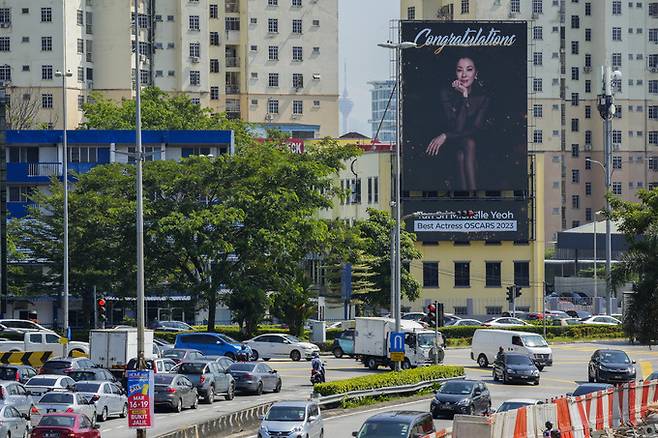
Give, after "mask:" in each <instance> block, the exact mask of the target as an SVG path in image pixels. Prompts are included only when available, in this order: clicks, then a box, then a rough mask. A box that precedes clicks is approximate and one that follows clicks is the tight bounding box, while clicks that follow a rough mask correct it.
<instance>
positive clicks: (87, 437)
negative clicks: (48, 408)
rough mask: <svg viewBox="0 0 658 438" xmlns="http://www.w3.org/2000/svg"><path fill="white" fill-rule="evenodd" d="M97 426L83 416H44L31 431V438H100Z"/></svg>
mask: <svg viewBox="0 0 658 438" xmlns="http://www.w3.org/2000/svg"><path fill="white" fill-rule="evenodd" d="M98 429H100V426H99V425H93V424H91V420H90V419H89V417H87V416H86V415H84V414H76V413H58V414H44V415H43V416H42V417H41V421H39V424H38V425H37V427H35V428H34V429H32V434H31V438H46V437H60V438H64V437H66V438H101V432H100V430H98Z"/></svg>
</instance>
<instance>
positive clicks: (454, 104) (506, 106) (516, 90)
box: [401, 21, 528, 240]
mask: <svg viewBox="0 0 658 438" xmlns="http://www.w3.org/2000/svg"><path fill="white" fill-rule="evenodd" d="M401 41H413V42H415V43H416V48H409V49H405V50H402V87H401V93H402V99H401V103H402V148H401V153H402V191H403V196H404V199H403V204H402V205H403V209H404V212H405V214H411V213H414V212H418V211H419V210H417V208H420V207H422V211H424V212H425V213H430V212H437V213H439V214H438V216H441V217H444V218H445V217H448V216H449V215H450V214H449V212H452V213H453V214H452V217H453V219H454V220H457V221H464V220H468V221H475V222H474V223H473V227H472V228H468V229H467V230H463V229H462V230H460V231H455V230H452V231H449V230H441V229H428V230H419V229H417V227H416V226H415V225H414V227H413V228H414V231H415V232H416V234H417V237H418V239H419V240H454V239H457V238H458V239H460V240H462V239H463V240H473V239H478V240H479V239H496V240H523V239H526V238H527V235H528V219H527V206H528V200H527V198H525V195H524V194H526V193H527V189H528V147H527V123H526V122H527V99H528V95H527V25H526V23H525V22H467V21H456V22H443V21H403V22H402V24H401ZM519 194H521V195H519ZM455 197H457V198H462V199H459V201H455V202H451V199H454V198H455ZM463 198H466V199H463ZM467 199H470V200H471V202H468V201H467ZM465 209H466V210H473V211H480V212H486V213H487V214H486V218H485V219H482V218H483V217H484V214H482V215H480V216H479V217H477V218H476V217H474V216H475V215H471V217H464V215H459V214H456V213H455V212H457V211H463V210H465ZM510 215H511V216H513V218H512V219H510ZM425 218H426V219H427V217H425ZM498 218H500V220H503V219H504V218H506V219H504V220H505V221H507V222H504V224H505V225H504V226H501V227H500V228H497V227H496V226H495V225H493V223H494V222H495V221H497V220H499V219H498ZM480 219H481V220H487V221H489V222H487V224H488V225H487V224H485V223H484V222H482V223H481V224H480V226H479V228H478V226H477V225H476V222H477V221H478V220H480ZM415 220H416V219H414V221H415ZM492 221H493V222H492ZM510 221H511V222H510ZM431 223H432V222H431V221H429V222H427V223H426V225H428V226H429V224H431ZM434 224H435V225H436V224H438V222H434ZM502 224H503V222H501V225H502ZM410 229H411V228H410Z"/></svg>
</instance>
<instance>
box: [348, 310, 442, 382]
mask: <svg viewBox="0 0 658 438" xmlns="http://www.w3.org/2000/svg"><path fill="white" fill-rule="evenodd" d="M400 323H401V325H400V328H401V331H402V332H404V333H405V338H404V362H402V364H401V367H402V368H403V369H408V368H411V367H417V366H423V365H431V364H433V363H434V356H435V352H436V354H437V356H438V359H439V362H442V361H443V357H444V351H443V347H442V345H443V343H444V342H443V336H442V335H441V333H438V340H437V342H435V333H434V331H433V330H428V329H426V328H424V327H423V326H422V325H421V324H420V323H417V322H415V321H410V320H402V321H400ZM391 332H395V320H394V319H391V318H378V317H362V318H356V329H355V332H354V354H355V355H356V356H357V358H358V359H359V360H360V361H361V362H362V363H363V364H364V365H365V366H367V367H368V368H370V369H371V370H376V369H377V368H378V367H379V366H380V365H381V366H388V367H391V369H393V368H394V366H395V363H394V362H392V361H391V354H390V351H389V345H390V341H389V335H390V333H391Z"/></svg>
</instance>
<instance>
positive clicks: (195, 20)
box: [189, 15, 201, 31]
mask: <svg viewBox="0 0 658 438" xmlns="http://www.w3.org/2000/svg"><path fill="white" fill-rule="evenodd" d="M189 25H190V28H189V29H190V30H192V31H197V30H200V29H201V28H200V26H199V16H198V15H190V18H189Z"/></svg>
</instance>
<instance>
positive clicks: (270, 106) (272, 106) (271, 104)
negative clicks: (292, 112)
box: [267, 99, 279, 114]
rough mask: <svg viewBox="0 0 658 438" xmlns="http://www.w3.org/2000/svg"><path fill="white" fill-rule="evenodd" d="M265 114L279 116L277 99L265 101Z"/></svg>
mask: <svg viewBox="0 0 658 438" xmlns="http://www.w3.org/2000/svg"><path fill="white" fill-rule="evenodd" d="M267 112H268V113H269V114H279V101H278V100H277V99H269V100H268V101H267Z"/></svg>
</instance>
